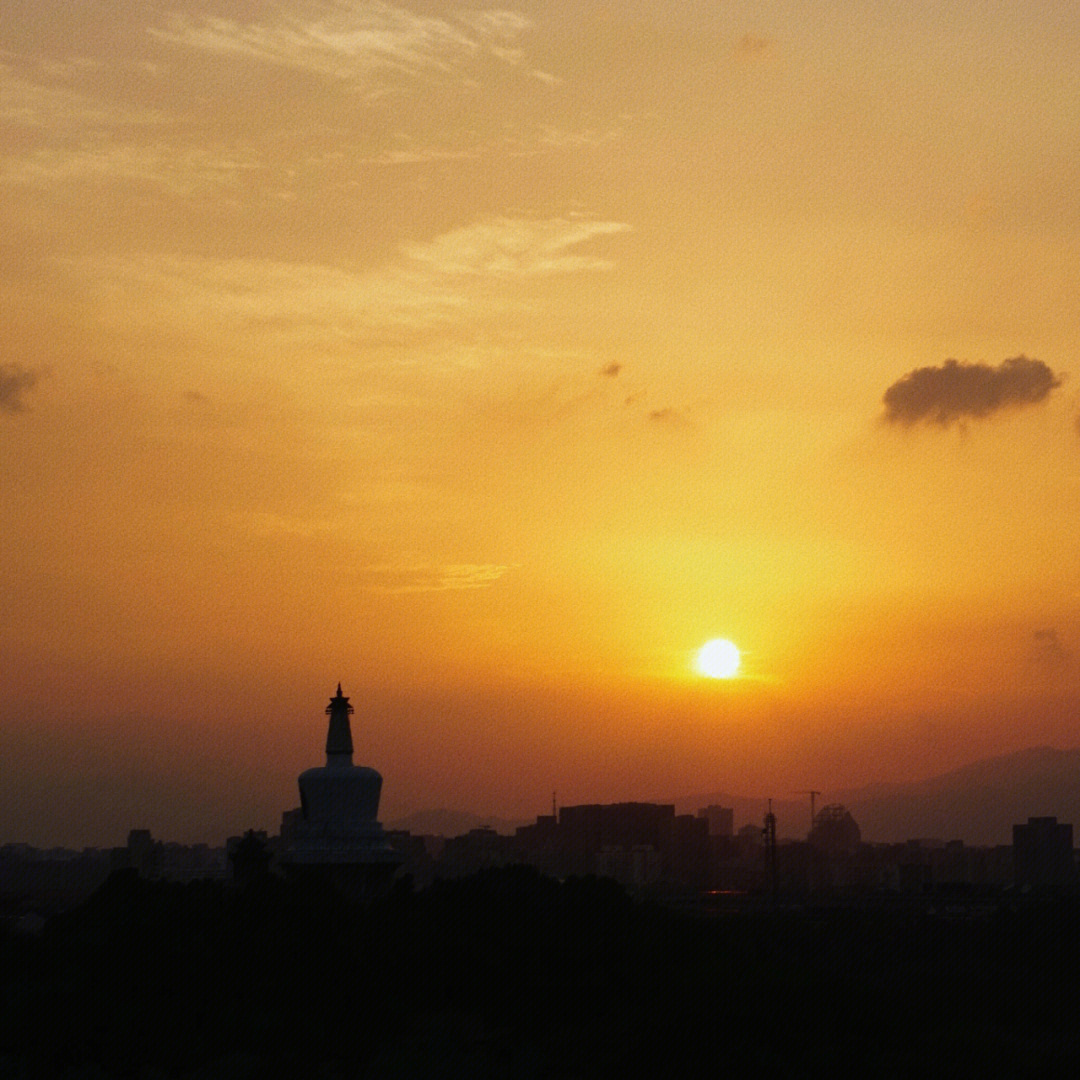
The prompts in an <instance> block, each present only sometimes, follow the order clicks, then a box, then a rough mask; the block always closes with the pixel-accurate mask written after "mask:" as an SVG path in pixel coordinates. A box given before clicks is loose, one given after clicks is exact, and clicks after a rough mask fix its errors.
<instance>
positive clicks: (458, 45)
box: [150, 2, 532, 81]
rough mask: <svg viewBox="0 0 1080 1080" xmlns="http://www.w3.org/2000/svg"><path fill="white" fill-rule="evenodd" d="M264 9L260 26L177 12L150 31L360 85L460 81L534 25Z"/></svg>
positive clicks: (358, 9)
mask: <svg viewBox="0 0 1080 1080" xmlns="http://www.w3.org/2000/svg"><path fill="white" fill-rule="evenodd" d="M269 10H270V14H269V17H268V18H267V19H266V20H265V21H262V22H256V21H250V22H242V21H240V20H237V19H232V18H219V17H214V16H210V15H202V16H198V15H190V14H186V13H185V14H180V13H178V14H174V15H172V16H170V18H169V19H168V21H167V22H166V24H165V26H164V27H158V28H154V29H152V30H151V31H150V32H151V33H152V34H153V35H154V36H155V37H156V38H158V39H159V40H161V41H165V42H169V43H171V44H174V45H180V46H187V47H189V48H194V49H201V50H205V51H208V52H213V53H219V54H222V55H243V56H248V57H251V58H252V59H255V60H259V61H261V62H263V63H267V64H274V65H277V66H281V67H287V68H293V69H296V70H301V71H307V72H310V73H312V74H316V75H322V76H329V77H332V78H337V79H347V80H360V81H364V80H371V79H374V78H377V77H379V76H386V75H391V76H405V77H409V78H417V77H421V76H428V77H431V76H437V77H443V78H445V77H454V76H456V77H460V76H461V75H462V73H463V70H464V68H465V66H466V65H467V64H468V63H469V62H471V61H473V60H474V59H475V58H476V57H477V56H478V55H479V54H482V53H487V54H490V55H491V56H493V57H495V58H497V59H504V60H505V59H506V58H507V57H508V56H510V57H513V56H514V55H515V54H514V52H513V49H512V45H513V43H514V42H516V41H517V39H518V38H519V37H520V36H521V35H522V34H523V33H524V32H525V31H526V30H528V29H529V27H530V26H531V25H532V23H531V21H530V20H529V19H527V18H526V17H525V16H523V15H520V14H518V13H516V12H512V11H498V10H495V11H480V12H465V13H462V14H458V15H456V16H448V17H447V18H437V17H434V16H430V15H419V14H416V13H415V12H412V11H407V10H406V9H404V8H400V7H395V6H393V5H391V4H385V3H358V2H352V3H335V4H325V3H324V4H316V5H311V6H309V7H308V8H307V10H306V11H302V12H298V11H297V7H296V6H289V5H284V4H283V5H281V6H277V7H272V8H270V9H269ZM513 62H516V61H513Z"/></svg>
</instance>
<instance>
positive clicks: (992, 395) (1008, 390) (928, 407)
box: [882, 356, 1061, 427]
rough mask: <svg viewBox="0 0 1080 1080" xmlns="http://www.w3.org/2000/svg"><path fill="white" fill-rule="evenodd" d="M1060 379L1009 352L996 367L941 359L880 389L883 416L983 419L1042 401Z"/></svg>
mask: <svg viewBox="0 0 1080 1080" xmlns="http://www.w3.org/2000/svg"><path fill="white" fill-rule="evenodd" d="M1060 385H1061V379H1060V378H1059V377H1058V376H1057V375H1055V374H1054V372H1053V371H1051V370H1050V368H1048V367H1047V366H1046V364H1044V363H1043V362H1042V361H1041V360H1030V359H1028V357H1026V356H1014V357H1013V358H1012V359H1009V360H1003V361H1002V362H1001V363H1000V364H999V365H998V366H997V367H996V368H995V367H990V366H989V365H988V364H967V363H961V362H960V361H958V360H946V361H945V363H944V364H942V365H941V366H940V367H923V368H916V369H915V370H914V371H910V372H908V374H907V375H905V376H904V377H903V378H902V379H899V380H898V381H897V382H895V383H893V384H892V386H890V387H889V388H888V390H886V391H885V396H884V398H883V399H882V400H883V402H884V405H885V420H886V421H887V422H889V423H897V424H915V423H918V422H919V421H925V422H926V423H929V424H940V425H942V426H943V427H944V426H947V425H949V424H951V423H953V422H954V421H957V422H959V421H962V420H965V419H975V420H978V419H982V418H983V417H986V416H990V415H991V414H992V413H995V412H997V411H998V410H1000V409H1004V408H1009V407H1018V406H1023V405H1035V404H1038V403H1039V402H1040V401H1044V400H1045V399H1046V398H1047V397H1048V396H1049V394H1050V392H1051V391H1052V390H1054V389H1055V388H1056V387H1058V386H1060Z"/></svg>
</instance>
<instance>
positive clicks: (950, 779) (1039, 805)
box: [830, 746, 1080, 845]
mask: <svg viewBox="0 0 1080 1080" xmlns="http://www.w3.org/2000/svg"><path fill="white" fill-rule="evenodd" d="M830 801H831V802H842V803H843V804H844V805H845V806H846V807H847V808H848V809H849V810H850V811H851V813H852V815H853V816H854V818H855V820H856V821H857V822H858V823H859V826H860V828H861V829H862V833H863V838H864V839H867V840H882V841H897V840H907V839H911V838H916V837H936V838H938V839H942V840H953V839H958V840H963V841H964V842H965V843H968V844H979V845H985V844H1011V843H1012V827H1013V825H1016V824H1023V823H1024V822H1026V821H1027V819H1028V818H1029V817H1056V818H1057V819H1058V820H1059V821H1064V822H1068V823H1070V824H1072V825H1073V826H1075V827H1076V828H1077V831H1078V833H1080V749H1073V750H1055V749H1053V748H1051V747H1048V746H1040V747H1033V748H1031V749H1029V750H1021V751H1019V752H1018V753H1015V754H1007V755H1005V756H1003V757H996V758H988V759H987V760H985V761H977V762H975V763H974V764H972V765H965V766H964V767H963V768H961V769H954V770H953V771H952V772H947V773H944V774H943V775H941V776H935V777H931V778H930V779H929V780H919V781H916V782H914V783H908V784H872V785H870V786H869V787H864V788H858V789H856V790H853V791H844V792H838V793H837V794H836V796H835V797H831V798H830Z"/></svg>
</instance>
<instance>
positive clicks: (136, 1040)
mask: <svg viewBox="0 0 1080 1080" xmlns="http://www.w3.org/2000/svg"><path fill="white" fill-rule="evenodd" d="M1078 914H1080V911H1078V909H1077V907H1076V905H1075V904H1074V903H1073V902H1071V901H1059V902H1057V903H1056V904H1048V905H1045V906H1043V907H1040V908H1038V909H1034V908H1033V909H1030V910H1022V911H1013V912H1009V911H1002V912H1000V913H998V914H996V915H991V916H988V917H986V918H985V919H983V920H981V921H980V920H972V921H953V920H951V919H948V918H941V917H935V916H932V915H929V914H927V913H925V912H912V911H901V912H889V911H884V910H878V911H822V912H808V911H803V912H796V913H791V912H775V913H772V914H761V913H759V914H756V915H749V914H745V915H728V916H724V917H716V918H706V917H691V916H687V915H678V914H675V913H672V912H669V911H665V910H661V909H658V908H653V907H650V906H645V905H640V904H635V903H633V902H631V901H630V900H629V899H628V898H627V896H626V895H625V894H624V893H623V892H622V891H621V890H620V889H619V888H618V887H617V886H615V885H614V884H613V883H612V882H610V881H603V880H597V879H578V880H573V879H572V880H569V881H566V882H565V883H561V884H560V883H558V882H556V881H553V880H550V879H547V878H543V877H541V876H540V875H539V874H537V873H536V872H534V871H532V870H529V869H526V868H521V867H516V868H509V869H506V870H499V871H490V872H484V873H482V874H479V875H477V876H475V877H472V878H467V879H462V880H458V881H453V882H440V883H436V884H435V885H433V886H432V887H431V888H429V889H427V890H425V891H423V892H421V893H413V892H411V891H410V890H409V889H407V888H399V889H398V891H397V892H396V893H395V894H394V895H392V896H390V897H388V898H387V899H386V900H384V901H381V902H379V903H377V904H375V905H373V906H371V907H367V908H361V907H357V906H355V905H353V904H350V903H347V902H345V901H342V900H339V899H336V898H334V897H333V896H327V895H316V894H312V893H310V892H301V891H298V890H297V889H294V888H292V887H291V886H290V885H288V884H286V883H283V882H279V881H276V880H269V881H265V882H264V883H263V884H262V885H260V886H257V887H249V888H247V889H241V890H237V889H229V888H226V887H223V886H220V885H216V884H206V883H204V884H189V885H171V884H165V883H148V882H143V881H139V880H137V879H135V878H132V877H114V878H112V879H110V881H109V882H108V883H107V884H106V886H105V887H104V888H102V889H101V890H100V891H99V892H98V893H97V894H96V895H95V896H94V897H93V898H92V899H91V900H90V902H88V903H87V904H85V905H84V906H82V907H81V908H79V909H78V910H76V911H73V912H70V913H68V914H67V915H63V916H57V917H55V918H54V919H53V920H52V921H51V922H50V923H49V924H48V926H47V927H46V929H45V930H44V932H43V933H42V934H41V935H40V936H38V937H36V938H32V939H13V938H8V939H6V940H3V941H2V942H0V961H2V962H0V1001H2V1004H3V1007H2V1008H0V1075H3V1076H5V1077H8V1076H14V1077H38V1076H41V1077H45V1076H48V1077H55V1076H59V1077H70V1078H75V1077H79V1078H86V1077H95V1078H98V1077H140V1078H141V1077H145V1078H160V1077H189V1078H194V1077H202V1078H207V1077H221V1078H225V1077H248V1078H262V1077H296V1076H304V1077H327V1078H332V1077H370V1078H381V1077H425V1078H427V1077H431V1078H439V1077H444V1078H445V1077H469V1078H480V1080H482V1078H487V1077H534V1078H541V1077H565V1078H569V1077H581V1078H585V1077H589V1078H592V1077H630V1076H651V1077H666V1076H683V1077H696V1076H709V1077H713V1076H716V1075H731V1076H748V1077H749V1076H752V1077H755V1078H769V1077H793V1076H802V1077H813V1076H826V1075H828V1076H874V1077H902V1076H904V1077H906V1076H919V1077H938V1076H954V1075H984V1076H1010V1077H1026V1076H1032V1077H1034V1076H1055V1075H1061V1076H1066V1075H1068V1076H1075V1075H1076V1073H1077V1069H1078V1068H1080V1032H1078V1030H1077V1027H1076V1023H1075V1016H1076V1013H1075V1006H1076V1003H1077V992H1076V991H1077V983H1078V978H1080V976H1078V972H1080V936H1078V935H1076V934H1075V933H1074V928H1075V925H1076V919H1077V916H1078Z"/></svg>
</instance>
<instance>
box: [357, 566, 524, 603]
mask: <svg viewBox="0 0 1080 1080" xmlns="http://www.w3.org/2000/svg"><path fill="white" fill-rule="evenodd" d="M514 569H517V567H515V566H504V565H500V564H498V563H450V564H447V565H441V566H436V565H430V564H416V565H408V564H403V565H393V564H384V565H376V566H365V567H364V568H363V572H364V574H365V575H367V576H369V577H370V578H372V579H374V580H373V581H371V583H370V584H368V586H367V591H369V592H374V593H383V594H386V595H392V596H398V595H405V594H408V593H428V592H457V591H462V590H469V589H487V588H490V587H491V586H492V585H494V584H495V582H497V581H499V580H500V579H501V578H502V577H504V576H505V575H506V574H507V573H509V572H510V571H511V570H514Z"/></svg>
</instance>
